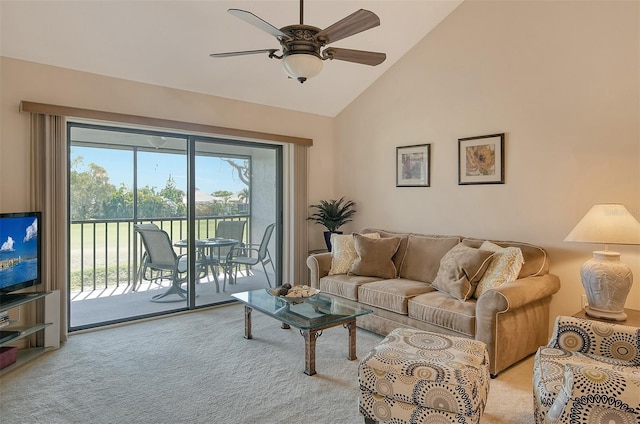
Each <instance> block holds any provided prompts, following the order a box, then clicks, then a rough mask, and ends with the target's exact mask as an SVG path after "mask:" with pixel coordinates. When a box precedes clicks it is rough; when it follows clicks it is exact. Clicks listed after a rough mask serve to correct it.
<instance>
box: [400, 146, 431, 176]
mask: <svg viewBox="0 0 640 424" xmlns="http://www.w3.org/2000/svg"><path fill="white" fill-rule="evenodd" d="M430 160H431V144H418V145H414V146H400V147H396V187H429V185H430V174H431V164H430Z"/></svg>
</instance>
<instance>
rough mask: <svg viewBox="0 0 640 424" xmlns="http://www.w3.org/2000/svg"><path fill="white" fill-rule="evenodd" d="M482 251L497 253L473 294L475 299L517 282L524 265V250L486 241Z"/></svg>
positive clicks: (481, 247)
mask: <svg viewBox="0 0 640 424" xmlns="http://www.w3.org/2000/svg"><path fill="white" fill-rule="evenodd" d="M480 249H481V250H490V251H492V252H495V253H494V255H493V259H492V260H491V263H490V264H489V267H488V268H487V270H486V271H485V273H484V275H483V276H482V279H481V280H480V282H479V283H478V287H476V291H475V293H474V294H473V297H475V298H476V299H478V298H479V297H480V296H482V294H483V293H484V292H486V291H487V290H489V289H494V288H496V287H498V286H499V285H501V284H504V283H508V282H510V281H515V280H516V279H517V278H518V274H519V273H520V269H521V268H522V265H523V264H524V257H523V256H522V250H520V248H518V247H500V246H498V245H497V244H494V243H491V242H490V241H485V242H484V243H482V246H480Z"/></svg>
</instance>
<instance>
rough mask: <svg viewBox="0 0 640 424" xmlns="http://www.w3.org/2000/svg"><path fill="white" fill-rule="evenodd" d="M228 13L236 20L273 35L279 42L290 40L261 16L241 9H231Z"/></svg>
mask: <svg viewBox="0 0 640 424" xmlns="http://www.w3.org/2000/svg"><path fill="white" fill-rule="evenodd" d="M228 12H229V13H231V14H232V15H233V16H235V17H236V18H240V19H242V20H243V21H245V22H247V23H250V24H251V25H253V26H255V27H257V28H259V29H261V30H263V31H265V32H267V33H269V34H271V35H273V36H274V37H276V38H277V39H278V40H282V39H288V38H290V37H289V36H288V35H287V34H285V33H284V32H282V31H280V30H279V29H278V28H276V27H274V26H273V25H271V24H270V23H269V22H267V21H265V20H264V19H262V18H260V17H259V16H256V15H254V14H253V13H251V12H247V11H246V10H241V9H229V10H228Z"/></svg>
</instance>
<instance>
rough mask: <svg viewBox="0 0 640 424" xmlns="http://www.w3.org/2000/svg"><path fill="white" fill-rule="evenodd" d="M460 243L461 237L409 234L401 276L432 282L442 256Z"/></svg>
mask: <svg viewBox="0 0 640 424" xmlns="http://www.w3.org/2000/svg"><path fill="white" fill-rule="evenodd" d="M458 243H460V238H459V237H427V236H419V235H415V234H411V235H409V240H408V243H407V253H405V255H404V260H403V261H402V265H401V266H400V278H407V279H409V280H416V281H424V282H425V283H431V282H432V281H433V280H434V279H435V278H436V275H437V274H438V269H439V268H440V260H441V259H442V257H443V256H444V255H445V254H446V253H447V252H448V251H449V250H451V249H452V248H453V247H454V246H456V245H457V244H458Z"/></svg>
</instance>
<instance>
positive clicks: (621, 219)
mask: <svg viewBox="0 0 640 424" xmlns="http://www.w3.org/2000/svg"><path fill="white" fill-rule="evenodd" d="M564 241H577V242H583V243H604V244H605V245H606V244H640V222H638V220H637V219H636V218H634V216H633V215H631V212H629V210H628V209H627V208H626V207H625V206H624V205H621V204H619V203H602V204H597V205H594V206H593V207H592V208H591V209H589V212H587V214H586V215H585V216H584V217H583V218H582V219H581V220H580V222H578V225H576V226H575V228H574V229H573V231H571V232H570V233H569V235H568V236H567V237H566V238H565V239H564Z"/></svg>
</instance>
